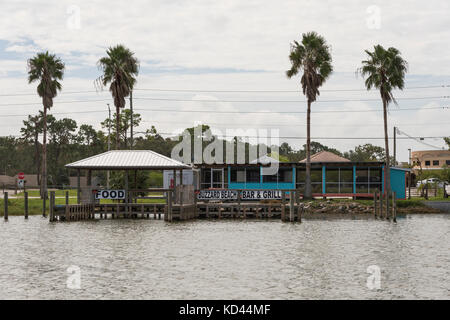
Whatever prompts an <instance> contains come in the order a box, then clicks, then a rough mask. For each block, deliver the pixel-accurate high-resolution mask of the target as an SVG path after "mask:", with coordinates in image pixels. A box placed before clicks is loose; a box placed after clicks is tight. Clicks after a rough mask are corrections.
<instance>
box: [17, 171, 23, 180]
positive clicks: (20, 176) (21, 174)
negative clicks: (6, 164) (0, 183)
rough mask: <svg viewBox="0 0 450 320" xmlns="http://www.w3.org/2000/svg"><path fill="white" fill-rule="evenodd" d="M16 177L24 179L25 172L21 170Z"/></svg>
mask: <svg viewBox="0 0 450 320" xmlns="http://www.w3.org/2000/svg"><path fill="white" fill-rule="evenodd" d="M17 178H19V179H20V180H23V179H25V174H24V173H23V172H19V174H18V175H17Z"/></svg>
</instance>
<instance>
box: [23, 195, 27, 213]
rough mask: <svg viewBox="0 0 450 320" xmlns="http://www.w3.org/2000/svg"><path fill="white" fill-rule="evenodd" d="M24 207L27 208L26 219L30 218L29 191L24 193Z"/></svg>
mask: <svg viewBox="0 0 450 320" xmlns="http://www.w3.org/2000/svg"><path fill="white" fill-rule="evenodd" d="M23 201H24V208H25V219H28V191H25V192H24V194H23Z"/></svg>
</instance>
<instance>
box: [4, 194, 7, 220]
mask: <svg viewBox="0 0 450 320" xmlns="http://www.w3.org/2000/svg"><path fill="white" fill-rule="evenodd" d="M3 204H4V206H5V212H4V215H3V216H4V218H5V221H7V220H8V192H7V191H6V192H4V193H3Z"/></svg>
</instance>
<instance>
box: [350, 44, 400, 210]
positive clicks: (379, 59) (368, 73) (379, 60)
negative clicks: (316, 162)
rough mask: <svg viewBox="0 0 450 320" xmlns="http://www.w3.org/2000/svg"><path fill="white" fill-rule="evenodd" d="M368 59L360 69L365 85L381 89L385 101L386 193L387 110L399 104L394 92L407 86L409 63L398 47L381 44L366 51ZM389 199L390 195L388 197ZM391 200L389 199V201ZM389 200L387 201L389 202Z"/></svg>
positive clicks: (388, 188)
mask: <svg viewBox="0 0 450 320" xmlns="http://www.w3.org/2000/svg"><path fill="white" fill-rule="evenodd" d="M365 52H366V53H367V55H368V59H367V60H364V61H362V62H361V63H362V67H361V68H360V69H358V71H359V73H361V75H362V76H363V77H366V80H365V85H366V88H367V90H370V89H372V88H375V89H377V90H379V91H380V95H381V100H382V102H383V119H384V144H385V154H386V168H385V170H384V173H385V181H386V188H385V189H386V190H385V191H386V193H387V194H390V191H391V178H390V160H389V138H388V125H387V110H388V107H389V103H390V102H394V103H395V104H397V101H396V100H395V98H394V95H393V94H392V91H393V90H394V89H400V90H402V89H403V87H404V86H405V74H406V71H407V67H408V64H407V62H406V61H405V60H403V58H402V57H401V56H400V51H398V50H397V49H396V48H393V47H390V48H389V49H387V50H386V49H385V48H383V47H382V46H381V45H376V46H374V51H373V52H371V51H369V50H366V51H365ZM386 199H387V201H388V199H389V198H388V197H386ZM388 202H389V201H388ZM388 202H387V203H388Z"/></svg>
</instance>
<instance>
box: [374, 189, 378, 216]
mask: <svg viewBox="0 0 450 320" xmlns="http://www.w3.org/2000/svg"><path fill="white" fill-rule="evenodd" d="M377 198H378V192H377V191H375V192H374V193H373V216H374V217H375V219H376V218H377V200H378V199H377Z"/></svg>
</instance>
